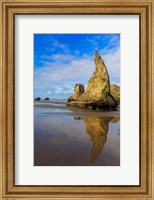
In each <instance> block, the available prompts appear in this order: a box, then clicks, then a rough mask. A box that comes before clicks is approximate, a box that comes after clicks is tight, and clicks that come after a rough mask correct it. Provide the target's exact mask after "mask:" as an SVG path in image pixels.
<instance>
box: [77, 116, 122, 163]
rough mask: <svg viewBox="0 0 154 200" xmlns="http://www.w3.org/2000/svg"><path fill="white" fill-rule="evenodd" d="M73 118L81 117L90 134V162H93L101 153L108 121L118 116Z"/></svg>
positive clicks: (117, 119) (116, 118)
mask: <svg viewBox="0 0 154 200" xmlns="http://www.w3.org/2000/svg"><path fill="white" fill-rule="evenodd" d="M74 119H76V120H79V119H83V120H84V122H85V126H86V130H87V133H88V134H89V136H90V139H91V141H92V149H91V162H94V161H95V160H96V159H97V157H98V156H99V154H100V153H101V151H102V149H103V147H104V145H105V142H106V139H107V133H108V128H109V125H108V124H109V122H110V121H111V122H112V121H113V122H114V120H116V122H118V121H119V119H120V118H119V117H115V118H113V117H83V118H79V117H74Z"/></svg>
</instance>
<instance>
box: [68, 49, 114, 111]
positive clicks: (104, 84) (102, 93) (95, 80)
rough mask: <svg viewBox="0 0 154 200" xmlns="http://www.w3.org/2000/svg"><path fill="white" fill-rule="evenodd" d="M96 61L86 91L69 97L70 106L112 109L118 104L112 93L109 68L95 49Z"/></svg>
mask: <svg viewBox="0 0 154 200" xmlns="http://www.w3.org/2000/svg"><path fill="white" fill-rule="evenodd" d="M94 62H95V66H96V69H95V71H94V73H93V75H92V76H91V78H90V79H89V81H88V85H87V88H86V90H85V92H84V90H82V92H80V93H78V95H76V92H75V94H74V95H73V96H71V97H69V98H68V103H67V105H68V106H74V107H84V108H89V109H92V110H95V109H99V110H110V109H114V108H115V107H116V106H117V102H116V100H115V99H114V97H113V96H112V95H111V94H110V77H109V74H108V71H107V68H106V66H105V63H104V61H103V60H102V58H101V56H100V55H99V53H98V51H95V58H94ZM78 85H81V84H78ZM82 87H83V85H82ZM75 91H76V86H75ZM74 97H75V98H74Z"/></svg>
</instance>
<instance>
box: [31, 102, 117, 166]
mask: <svg viewBox="0 0 154 200" xmlns="http://www.w3.org/2000/svg"><path fill="white" fill-rule="evenodd" d="M34 165H35V166H119V165H120V112H119V111H109V112H101V111H91V110H86V109H81V108H74V107H68V106H65V103H64V102H35V103H34Z"/></svg>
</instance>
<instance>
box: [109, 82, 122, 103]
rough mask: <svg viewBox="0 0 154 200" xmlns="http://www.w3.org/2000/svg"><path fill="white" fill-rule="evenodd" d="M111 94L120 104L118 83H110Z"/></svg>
mask: <svg viewBox="0 0 154 200" xmlns="http://www.w3.org/2000/svg"><path fill="white" fill-rule="evenodd" d="M110 94H111V95H112V96H113V98H114V99H115V100H116V103H117V104H120V87H119V86H118V85H115V84H113V85H110Z"/></svg>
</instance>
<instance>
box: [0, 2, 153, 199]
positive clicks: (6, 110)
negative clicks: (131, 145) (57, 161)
mask: <svg viewBox="0 0 154 200" xmlns="http://www.w3.org/2000/svg"><path fill="white" fill-rule="evenodd" d="M0 10H1V12H0V13H1V24H2V25H1V29H0V35H1V39H0V52H1V63H0V69H1V70H0V77H1V78H0V80H1V84H0V97H1V98H0V108H1V110H0V113H2V115H1V119H0V133H1V134H0V136H1V138H0V144H1V145H0V153H1V156H0V180H1V184H0V198H1V199H14V200H15V199H29V200H30V199H38V200H39V199H138V200H139V199H146V200H147V199H154V192H153V191H154V182H153V180H154V169H153V168H154V158H153V156H154V141H153V132H154V120H153V113H154V107H153V105H152V102H153V90H154V70H153V67H154V66H153V64H154V56H153V50H154V38H153V36H152V35H154V32H153V28H154V25H153V21H152V18H154V2H153V1H152V0H143V1H141V0H125V1H117V0H109V1H108V0H104V1H101V0H91V1H88V0H84V1H82V0H75V1H72V0H71V1H69V0H60V1H59V0H57V1H49V0H46V1H43V0H39V1H35V0H2V1H1V2H0ZM19 14H21V15H24V14H26V15H29V14H31V15H35V14H39V15H40V14H41V15H42V14H43V15H45V14H69V15H70V16H71V15H72V14H91V15H94V14H99V15H101V14H112V15H116V14H124V15H128V14H132V15H134V14H137V15H139V17H140V184H139V185H138V186H133V185H130V186H125V185H122V186H121V185H117V186H107V185H105V186H100V185H99V186H96V185H93V186H50V185H49V186H43V185H42V186H40V185H39V186H24V185H20V186H16V185H15V183H14V179H15V169H14V168H15V166H14V160H15V153H14V152H15V151H14V145H15V139H14V134H15V126H14V124H15V107H14V101H15V89H14V83H15V71H14V55H15V46H14V35H15V28H14V24H15V15H19Z"/></svg>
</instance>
